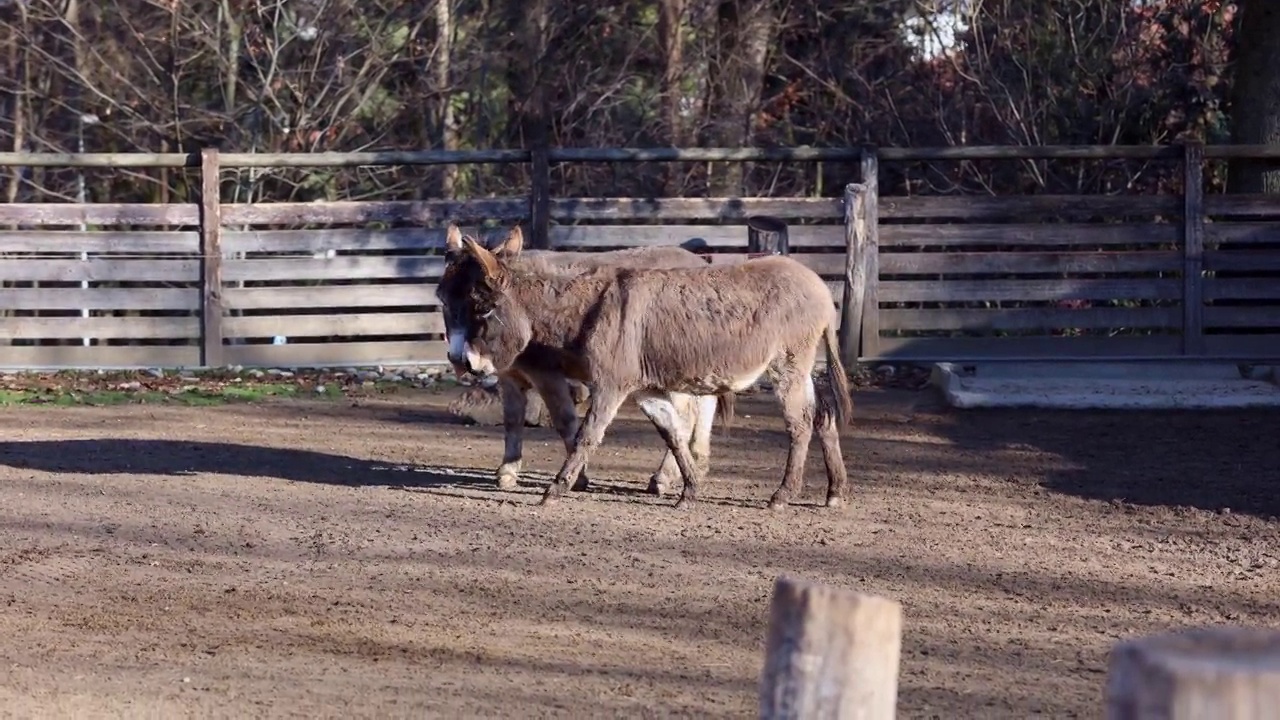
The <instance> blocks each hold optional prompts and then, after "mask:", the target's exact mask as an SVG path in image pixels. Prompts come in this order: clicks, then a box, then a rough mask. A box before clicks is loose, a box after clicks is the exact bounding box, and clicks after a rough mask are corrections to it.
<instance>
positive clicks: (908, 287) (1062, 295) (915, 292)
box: [879, 278, 1182, 302]
mask: <svg viewBox="0 0 1280 720" xmlns="http://www.w3.org/2000/svg"><path fill="white" fill-rule="evenodd" d="M1181 297H1182V280H1181V279H1179V278H1171V279H1165V278H1142V279H1108V280H1076V279H1067V280H1057V279H1055V280H909V281H903V280H882V281H881V282H880V287H879V299H880V302H974V301H982V300H990V301H1000V300H1177V299H1179V298H1181Z"/></svg>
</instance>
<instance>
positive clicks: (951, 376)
mask: <svg viewBox="0 0 1280 720" xmlns="http://www.w3.org/2000/svg"><path fill="white" fill-rule="evenodd" d="M929 384H930V385H932V386H934V387H936V388H937V389H938V391H939V392H940V393H941V395H942V396H943V398H944V399H945V401H946V402H947V404H949V405H951V406H952V407H957V408H982V407H992V408H994V407H1004V408H1014V407H1026V408H1055V409H1077V410H1100V409H1129V410H1160V409H1198V410H1208V409H1225V408H1255V407H1280V385H1278V384H1277V373H1276V371H1275V368H1273V367H1271V366H1256V365H1255V366H1249V365H1237V364H1233V363H1191V362H1169V363H1151V362H1106V361H1096V362H1043V363H1011V362H993V363H937V364H935V365H934V366H933V370H932V373H931V376H930V379H929Z"/></svg>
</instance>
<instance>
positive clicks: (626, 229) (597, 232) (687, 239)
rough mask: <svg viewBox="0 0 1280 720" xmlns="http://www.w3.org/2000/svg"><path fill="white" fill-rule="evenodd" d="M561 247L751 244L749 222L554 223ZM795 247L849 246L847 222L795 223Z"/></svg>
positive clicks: (791, 235) (554, 243)
mask: <svg viewBox="0 0 1280 720" xmlns="http://www.w3.org/2000/svg"><path fill="white" fill-rule="evenodd" d="M548 237H549V238H550V241H551V247H553V248H555V249H557V250H578V249H582V248H625V247H647V246H655V245H683V244H685V243H688V247H689V248H690V249H693V250H696V249H697V248H699V247H710V248H742V249H743V250H744V251H745V249H746V246H747V226H746V225H553V226H551V229H550V231H549V233H548ZM787 243H788V245H790V246H791V247H792V248H811V247H814V248H816V247H831V248H843V247H844V246H845V237H844V226H843V225H792V226H791V227H789V228H787Z"/></svg>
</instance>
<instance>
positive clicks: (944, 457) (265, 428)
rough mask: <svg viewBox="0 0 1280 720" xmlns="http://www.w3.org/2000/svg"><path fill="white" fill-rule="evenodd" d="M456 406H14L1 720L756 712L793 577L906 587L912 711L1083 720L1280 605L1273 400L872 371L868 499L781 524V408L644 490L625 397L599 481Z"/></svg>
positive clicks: (7, 473) (745, 423)
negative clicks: (1112, 687) (1064, 406)
mask: <svg viewBox="0 0 1280 720" xmlns="http://www.w3.org/2000/svg"><path fill="white" fill-rule="evenodd" d="M456 392H457V391H454V390H450V391H440V392H434V393H433V392H426V391H424V392H422V393H420V394H417V395H415V396H413V397H403V398H397V399H391V400H369V401H362V402H358V403H355V404H352V403H351V402H330V403H322V402H316V401H306V402H304V401H280V402H268V403H264V404H260V405H231V406H222V407H211V408H191V407H186V408H184V407H169V406H145V405H144V406H137V405H135V406H115V407H97V408H92V407H82V408H47V407H46V408H41V407H22V408H12V409H6V410H4V411H3V412H0V429H2V431H3V438H4V439H3V441H2V442H0V637H3V638H4V642H3V644H0V648H3V650H2V653H3V656H2V657H0V660H2V661H3V662H2V663H0V670H3V673H4V675H3V681H2V682H0V714H2V715H3V716H5V717H33V716H45V717H51V716H57V717H95V718H97V717H124V716H128V717H181V716H201V717H265V716H271V717H285V716H298V717H326V716H327V717H338V716H341V717H371V716H377V717H408V716H413V717H448V718H458V717H551V716H558V717H570V716H572V717H604V716H619V717H670V716H685V717H748V716H753V715H754V713H755V707H756V688H757V682H758V676H759V672H760V668H761V665H762V649H763V643H764V636H765V629H766V624H767V611H768V603H769V595H770V592H771V589H772V583H773V581H774V578H775V577H777V576H778V575H779V574H789V575H794V576H798V577H801V578H806V579H811V580H816V581H821V582H827V583H832V584H836V585H840V586H844V587H849V588H853V589H856V590H859V591H864V592H870V593H876V594H882V595H885V596H888V597H892V598H896V599H898V600H900V601H901V602H902V603H903V604H904V612H905V618H906V629H905V637H904V646H903V657H902V674H901V684H900V700H899V709H900V717H904V718H926V717H936V718H948V719H950V718H1024V717H1028V716H1037V715H1040V716H1051V717H1055V718H1064V717H1098V716H1099V715H1100V714H1101V699H1102V693H1103V686H1104V681H1105V673H1106V659H1107V658H1106V654H1107V650H1108V648H1109V647H1110V646H1111V645H1112V643H1114V642H1115V641H1116V640H1118V639H1120V638H1125V637H1130V636H1133V635H1138V634H1147V633H1154V632H1159V631H1162V630H1164V629H1167V628H1172V627H1180V626H1186V625H1199V624H1215V623H1232V624H1236V623H1241V624H1258V625H1275V624H1277V622H1280V568H1278V567H1277V565H1278V562H1277V557H1278V556H1280V550H1278V548H1280V523H1277V521H1276V519H1275V517H1274V515H1277V514H1280V495H1277V493H1275V492H1274V491H1273V490H1272V487H1271V484H1272V482H1273V481H1274V477H1273V476H1272V474H1271V473H1272V472H1274V471H1275V468H1276V467H1277V465H1278V464H1280V463H1278V460H1280V447H1278V446H1277V443H1276V441H1275V436H1274V431H1275V428H1276V427H1277V422H1276V421H1277V419H1280V414H1277V413H1275V412H1261V411H1258V412H1247V413H1245V412H1240V413H1234V412H1231V413H1215V414H1209V413H1174V412H1163V413H1084V412H1077V413H1057V412H1027V411H968V412H956V411H948V410H944V409H941V408H938V407H937V406H936V404H935V401H934V400H933V398H932V396H931V395H929V394H928V393H924V392H912V391H904V390H864V391H860V392H858V393H857V394H856V396H855V402H856V403H857V418H858V424H857V426H856V427H854V428H851V429H850V431H849V432H848V433H847V435H846V438H845V442H844V448H845V458H846V462H847V464H848V466H849V469H850V476H851V481H852V485H853V487H852V494H851V507H848V508H846V509H844V510H842V511H834V512H833V511H829V510H826V509H825V508H821V507H818V506H816V505H815V503H817V502H818V501H819V500H820V499H821V498H822V496H823V495H822V493H823V484H822V483H823V481H822V480H821V479H820V478H821V476H822V469H821V468H822V463H821V460H820V455H819V453H818V450H817V448H816V445H815V447H814V449H813V453H812V454H811V456H810V463H809V468H808V478H809V480H808V484H807V488H806V495H805V497H804V502H803V504H802V505H801V506H798V507H793V508H791V509H789V510H786V511H783V512H780V513H771V512H769V511H767V510H765V509H764V507H763V506H764V502H765V501H766V500H767V498H768V496H769V493H770V492H772V490H773V489H774V487H775V486H776V484H777V482H778V480H779V477H780V473H781V466H782V462H783V460H784V458H785V452H786V451H785V440H784V436H783V434H782V431H781V421H780V419H779V416H778V413H777V412H776V410H775V408H774V405H773V402H772V399H771V398H769V397H767V396H760V397H748V398H743V399H742V400H741V401H740V403H739V412H740V413H741V414H744V415H746V416H749V417H742V416H740V417H739V419H738V425H737V426H736V427H735V429H734V431H733V433H732V435H731V437H729V438H725V437H724V435H723V433H722V432H721V431H720V430H718V429H717V430H716V433H717V434H716V436H715V439H714V445H713V448H712V452H713V455H712V471H713V477H712V478H711V480H710V481H709V482H708V483H707V484H706V485H705V486H704V488H705V489H704V490H703V497H704V498H705V500H704V502H703V503H701V505H700V506H698V507H695V508H694V509H692V510H690V511H688V512H677V511H674V510H673V508H672V507H671V504H672V500H671V499H663V500H656V499H653V498H650V497H648V496H646V495H642V494H641V491H642V489H643V487H644V485H645V481H646V480H647V477H648V474H649V473H650V472H651V471H652V469H653V467H654V466H655V465H656V463H657V462H658V460H659V457H660V447H659V445H658V440H657V436H656V434H655V433H654V432H653V430H652V429H651V428H650V427H649V426H648V425H647V424H645V423H644V421H643V420H641V419H640V417H639V416H638V414H637V413H636V412H635V411H634V408H629V409H628V410H626V411H625V412H624V415H623V416H622V417H621V418H620V419H619V420H618V422H617V423H616V424H615V425H614V427H613V428H612V432H611V434H610V436H609V437H608V439H607V440H606V444H605V447H604V448H603V449H602V450H601V452H600V454H599V455H598V457H597V458H596V460H595V461H594V462H593V463H592V471H593V472H592V474H593V478H594V479H595V481H596V483H597V489H596V490H595V491H593V492H588V493H584V494H576V495H572V496H570V497H569V498H567V499H566V500H564V501H563V502H561V503H560V504H558V505H556V506H553V507H550V508H546V509H538V508H535V507H533V506H532V503H533V502H534V501H536V499H537V498H538V494H539V493H540V491H541V486H542V484H543V483H544V482H545V478H546V477H547V476H548V474H549V473H550V472H552V471H554V469H555V468H556V466H557V464H558V462H559V461H560V459H561V454H560V450H559V445H558V441H555V440H554V439H553V435H552V432H551V431H549V430H545V429H530V430H528V431H527V442H526V457H527V463H526V466H527V467H531V468H532V469H533V470H534V471H536V472H535V473H528V474H527V476H526V480H527V484H526V486H525V487H523V488H521V489H520V491H518V492H515V493H504V492H499V491H497V490H496V488H493V487H492V486H491V484H490V480H489V477H490V472H491V470H492V468H493V467H494V466H495V465H496V463H497V461H498V459H499V454H500V452H501V432H500V430H499V429H497V428H493V427H477V426H466V425H462V424H459V421H457V420H456V419H455V418H453V417H451V416H449V415H448V414H447V413H445V412H444V408H445V406H446V404H447V403H448V401H449V400H450V398H451V397H453V393H456Z"/></svg>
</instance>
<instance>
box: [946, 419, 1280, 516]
mask: <svg viewBox="0 0 1280 720" xmlns="http://www.w3.org/2000/svg"><path fill="white" fill-rule="evenodd" d="M932 414H933V415H934V417H933V418H931V420H932V422H930V423H929V424H930V425H932V427H933V428H934V429H935V430H936V432H937V433H938V434H939V435H940V436H942V437H945V438H946V439H948V440H950V441H951V442H952V443H954V444H955V445H956V446H958V447H960V448H962V449H964V450H968V451H971V452H976V453H990V454H993V455H995V454H1001V453H1013V452H1018V450H1019V449H1020V448H1023V449H1035V450H1040V451H1043V452H1047V453H1052V454H1054V455H1056V456H1058V457H1060V458H1062V460H1063V461H1064V462H1063V463H1062V465H1063V468H1062V469H1059V470H1054V471H1051V472H1049V473H1047V474H1046V475H1045V476H1044V477H1043V478H1041V479H1040V484H1041V485H1043V486H1044V487H1046V488H1048V489H1050V490H1053V491H1055V492H1060V493H1064V494H1067V495H1074V496H1077V497H1081V498H1086V499H1090V500H1103V501H1117V502H1124V503H1130V504H1134V505H1143V506H1152V507H1155V506H1163V507H1169V508H1197V509H1200V510H1206V511H1210V512H1221V511H1224V510H1228V509H1229V510H1230V511H1231V512H1233V513H1245V514H1249V515H1252V516H1255V517H1259V518H1264V519H1274V517H1275V516H1277V515H1280V493H1277V492H1276V491H1275V485H1274V481H1273V477H1272V476H1273V470H1274V468H1275V467H1277V465H1278V464H1280V444H1277V443H1276V442H1275V439H1274V437H1273V433H1274V430H1273V429H1274V428H1275V427H1277V426H1280V410H1274V409H1254V410H1224V411H1201V410H1175V411H1159V412H1147V411H1124V410H1114V411H1078V410H1077V411H1067V410H1004V409H982V410H954V409H949V408H939V409H937V410H934V411H932Z"/></svg>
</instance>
